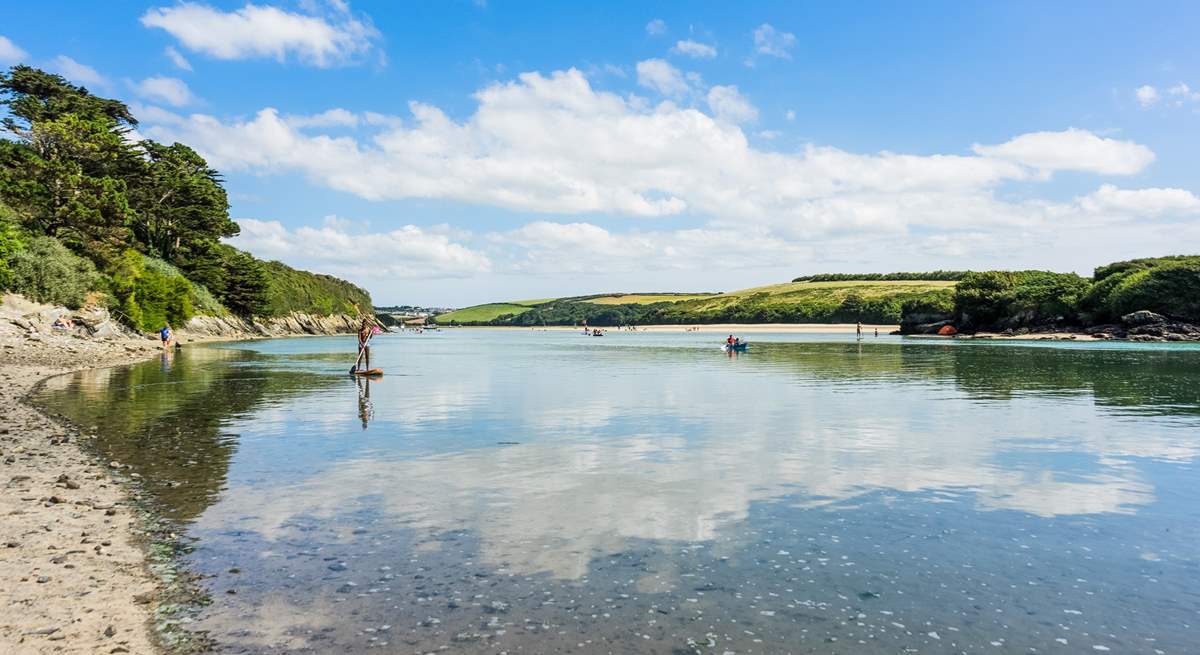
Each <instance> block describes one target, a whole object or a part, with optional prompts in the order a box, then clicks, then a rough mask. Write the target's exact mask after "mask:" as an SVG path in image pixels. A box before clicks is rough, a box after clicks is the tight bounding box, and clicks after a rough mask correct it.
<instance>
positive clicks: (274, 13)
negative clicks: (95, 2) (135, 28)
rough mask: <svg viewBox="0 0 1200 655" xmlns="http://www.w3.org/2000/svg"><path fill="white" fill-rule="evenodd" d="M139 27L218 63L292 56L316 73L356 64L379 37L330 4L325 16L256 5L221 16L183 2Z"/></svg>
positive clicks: (365, 22)
mask: <svg viewBox="0 0 1200 655" xmlns="http://www.w3.org/2000/svg"><path fill="white" fill-rule="evenodd" d="M141 22H142V25H144V26H146V27H150V28H158V29H162V30H164V31H166V32H167V33H168V34H170V35H171V36H173V37H175V39H177V40H178V41H179V44H180V45H181V46H183V47H184V48H187V49H188V50H191V51H192V52H199V53H203V54H206V55H208V56H210V57H215V58H217V59H251V58H264V57H265V58H273V59H275V60H277V61H281V62H282V61H285V60H287V59H288V58H289V57H295V58H296V59H298V60H299V61H301V62H304V63H307V64H311V65H314V66H317V67H321V68H325V67H329V66H334V65H339V64H346V63H351V62H354V61H358V60H360V59H361V57H362V56H363V55H365V54H366V53H367V52H369V51H370V50H371V49H372V48H373V47H374V43H375V41H376V40H377V39H378V38H379V32H378V31H377V30H376V29H375V27H374V26H373V25H372V24H371V22H370V20H369V19H367V18H365V17H358V16H355V15H353V14H352V13H351V12H350V10H349V7H348V6H347V5H345V4H344V3H335V4H334V5H333V11H332V12H331V13H329V14H328V15H315V14H301V13H296V12H291V11H287V10H285V9H280V8H278V7H274V6H270V5H255V4H247V5H246V6H244V7H242V8H241V9H236V10H233V11H228V12H226V11H222V10H220V9H217V8H214V7H211V6H208V5H203V4H196V3H191V2H182V3H180V4H177V5H173V6H170V7H157V8H153V9H150V10H148V11H147V12H146V13H145V14H143V15H142V17H141Z"/></svg>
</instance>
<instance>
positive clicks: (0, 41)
mask: <svg viewBox="0 0 1200 655" xmlns="http://www.w3.org/2000/svg"><path fill="white" fill-rule="evenodd" d="M28 57H29V53H28V52H25V51H24V50H22V49H21V47H20V46H18V45H17V44H15V43H13V42H12V41H11V40H9V39H8V37H6V36H4V35H0V64H16V63H20V62H22V61H25V59H27V58H28Z"/></svg>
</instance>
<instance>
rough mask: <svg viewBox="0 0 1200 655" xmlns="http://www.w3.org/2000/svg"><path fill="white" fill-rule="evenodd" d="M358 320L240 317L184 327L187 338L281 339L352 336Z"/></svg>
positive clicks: (196, 319)
mask: <svg viewBox="0 0 1200 655" xmlns="http://www.w3.org/2000/svg"><path fill="white" fill-rule="evenodd" d="M360 320H361V319H360V318H359V317H357V316H351V315H349V314H335V315H333V316H315V315H313V314H300V313H294V314H288V315H287V316H278V317H273V318H256V319H253V320H251V319H245V318H241V317H238V316H195V317H192V320H190V321H188V322H187V325H185V326H183V328H182V331H183V332H185V333H187V334H198V335H204V336H228V337H239V336H249V337H282V336H287V335H293V334H297V335H298V334H349V333H354V332H357V331H358V325H359V321H360Z"/></svg>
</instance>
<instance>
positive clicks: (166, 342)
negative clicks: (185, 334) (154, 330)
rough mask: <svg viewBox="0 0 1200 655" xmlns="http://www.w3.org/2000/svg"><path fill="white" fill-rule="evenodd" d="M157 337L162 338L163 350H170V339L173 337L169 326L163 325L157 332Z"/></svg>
mask: <svg viewBox="0 0 1200 655" xmlns="http://www.w3.org/2000/svg"><path fill="white" fill-rule="evenodd" d="M158 336H159V337H162V345H163V350H169V349H170V348H171V338H172V337H174V336H175V334H174V333H173V332H171V324H170V323H163V326H162V329H161V330H159V331H158Z"/></svg>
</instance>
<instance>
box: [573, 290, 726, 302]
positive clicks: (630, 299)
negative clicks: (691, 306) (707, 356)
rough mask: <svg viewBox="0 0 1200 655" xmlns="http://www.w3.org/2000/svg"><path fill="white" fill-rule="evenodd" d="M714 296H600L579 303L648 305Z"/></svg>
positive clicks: (679, 294) (647, 294)
mask: <svg viewBox="0 0 1200 655" xmlns="http://www.w3.org/2000/svg"><path fill="white" fill-rule="evenodd" d="M714 295H716V294H711V293H626V294H619V295H612V296H600V297H598V298H588V299H587V300H581V301H580V302H586V303H591V304H593V305H649V304H651V303H656V302H681V301H684V300H696V299H697V298H709V297H712V296H714Z"/></svg>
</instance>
